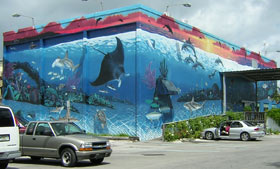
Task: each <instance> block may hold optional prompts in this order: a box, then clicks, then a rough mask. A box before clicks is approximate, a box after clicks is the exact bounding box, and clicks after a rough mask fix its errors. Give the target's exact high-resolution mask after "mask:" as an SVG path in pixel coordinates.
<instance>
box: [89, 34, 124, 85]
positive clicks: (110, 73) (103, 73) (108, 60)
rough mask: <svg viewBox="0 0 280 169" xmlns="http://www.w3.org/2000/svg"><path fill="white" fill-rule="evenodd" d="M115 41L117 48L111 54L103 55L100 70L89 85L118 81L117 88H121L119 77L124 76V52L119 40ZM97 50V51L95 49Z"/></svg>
mask: <svg viewBox="0 0 280 169" xmlns="http://www.w3.org/2000/svg"><path fill="white" fill-rule="evenodd" d="M116 39H117V47H116V49H115V50H114V51H113V52H110V53H107V54H104V53H103V52H101V51H99V50H98V51H99V52H101V53H103V54H104V55H105V56H104V58H103V60H102V63H101V68H100V72H99V75H98V77H97V79H96V80H95V81H94V82H92V83H91V85H93V86H100V85H103V84H105V83H107V82H109V81H111V80H117V81H118V87H120V86H121V77H122V76H123V75H125V71H124V66H123V64H124V50H123V45H122V42H121V40H120V39H119V38H118V37H116ZM96 50H97V49H96Z"/></svg>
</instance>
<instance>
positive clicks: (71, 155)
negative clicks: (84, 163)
mask: <svg viewBox="0 0 280 169" xmlns="http://www.w3.org/2000/svg"><path fill="white" fill-rule="evenodd" d="M60 157H61V164H62V165H63V166H64V167H73V166H75V164H76V162H77V157H76V154H75V152H74V151H73V150H72V149H71V148H65V149H63V150H62V152H61V155H60Z"/></svg>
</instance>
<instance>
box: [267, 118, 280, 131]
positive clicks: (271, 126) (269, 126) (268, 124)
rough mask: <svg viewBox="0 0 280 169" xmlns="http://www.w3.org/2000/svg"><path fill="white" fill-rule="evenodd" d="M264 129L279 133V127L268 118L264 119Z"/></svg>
mask: <svg viewBox="0 0 280 169" xmlns="http://www.w3.org/2000/svg"><path fill="white" fill-rule="evenodd" d="M266 127H267V128H268V129H269V128H270V129H272V130H273V131H275V130H277V131H280V127H279V126H278V124H277V123H276V122H275V121H274V120H273V119H272V118H270V117H267V119H266Z"/></svg>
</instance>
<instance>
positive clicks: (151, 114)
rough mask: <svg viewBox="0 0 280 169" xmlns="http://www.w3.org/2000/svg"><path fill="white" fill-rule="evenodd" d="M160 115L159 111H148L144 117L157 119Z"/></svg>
mask: <svg viewBox="0 0 280 169" xmlns="http://www.w3.org/2000/svg"><path fill="white" fill-rule="evenodd" d="M161 116H162V114H161V113H159V112H156V111H155V112H151V113H149V114H147V115H146V118H147V119H148V120H151V121H152V120H159V118H160V117H161Z"/></svg>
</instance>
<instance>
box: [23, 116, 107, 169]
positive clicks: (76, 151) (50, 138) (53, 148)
mask: <svg viewBox="0 0 280 169" xmlns="http://www.w3.org/2000/svg"><path fill="white" fill-rule="evenodd" d="M20 149H21V153H22V155H23V156H30V157H31V159H32V160H40V159H41V158H44V157H45V158H57V159H61V164H62V165H63V166H66V167H72V166H75V164H76V162H77V161H79V160H83V159H89V160H90V161H91V162H92V163H93V164H100V163H102V161H103V160H104V157H109V156H110V155H111V153H112V149H111V146H110V143H109V141H108V140H106V139H103V138H99V137H95V136H91V135H87V134H86V133H85V131H84V130H82V129H81V128H80V127H78V126H77V125H76V124H75V123H74V122H66V121H52V122H49V121H34V122H30V123H29V124H28V126H27V128H26V131H25V133H24V134H21V135H20Z"/></svg>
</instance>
